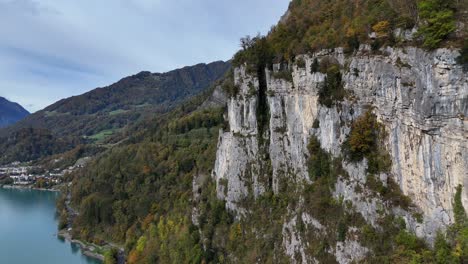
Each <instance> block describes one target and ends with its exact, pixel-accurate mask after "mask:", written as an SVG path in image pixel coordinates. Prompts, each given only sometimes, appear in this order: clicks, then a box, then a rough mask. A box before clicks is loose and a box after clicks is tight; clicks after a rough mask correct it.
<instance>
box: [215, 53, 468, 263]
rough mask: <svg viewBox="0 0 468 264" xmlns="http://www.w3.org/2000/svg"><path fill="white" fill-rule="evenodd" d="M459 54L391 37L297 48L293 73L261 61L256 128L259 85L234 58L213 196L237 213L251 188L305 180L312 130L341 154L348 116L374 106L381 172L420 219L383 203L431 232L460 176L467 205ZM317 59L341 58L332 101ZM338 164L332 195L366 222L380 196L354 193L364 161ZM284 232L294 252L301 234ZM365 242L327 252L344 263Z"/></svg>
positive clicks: (466, 112) (449, 218)
mask: <svg viewBox="0 0 468 264" xmlns="http://www.w3.org/2000/svg"><path fill="white" fill-rule="evenodd" d="M458 55H459V53H458V52H457V51H455V50H449V49H438V50H435V51H432V52H427V51H424V50H422V49H419V48H413V47H406V48H390V47H388V48H385V49H381V50H380V51H379V52H378V54H376V53H373V52H372V51H371V50H370V47H368V46H365V45H362V46H361V47H360V49H359V51H358V52H356V53H355V54H354V55H349V56H348V55H345V54H344V53H343V50H342V49H335V50H324V51H321V52H319V53H316V54H314V55H313V56H301V58H302V60H303V61H304V62H305V63H304V64H305V65H301V66H302V67H299V66H297V65H290V66H288V67H289V68H290V69H291V70H292V81H290V80H286V79H281V78H275V76H278V74H276V71H278V69H279V68H281V67H279V66H278V65H276V66H275V67H273V71H271V70H266V95H267V103H268V108H269V113H268V115H269V123H268V124H267V126H268V127H267V129H265V132H264V133H263V134H262V135H259V131H263V130H261V129H260V128H259V124H258V122H257V119H258V114H259V113H258V112H257V105H258V104H259V99H258V96H257V94H258V93H259V92H261V91H262V87H260V82H259V80H258V78H257V77H255V76H253V75H251V74H248V73H247V72H246V69H245V67H239V68H236V69H235V70H234V81H235V85H236V86H237V87H239V93H238V95H236V96H234V97H231V98H229V99H228V101H227V109H228V110H227V119H228V121H229V128H228V129H226V131H222V133H221V135H220V139H219V146H218V153H217V159H216V165H215V168H214V171H213V177H214V178H215V179H216V181H217V186H218V197H219V198H221V199H224V200H226V205H227V208H228V209H230V210H232V211H234V212H237V215H238V216H239V217H242V215H243V213H244V212H245V210H247V209H246V208H245V206H242V205H241V202H242V200H243V199H244V198H246V197H247V196H249V195H253V196H254V197H257V196H258V195H259V194H261V193H263V192H265V190H273V191H274V192H276V193H278V192H280V191H281V186H282V184H284V182H285V180H287V181H288V182H296V183H301V182H309V183H310V182H311V179H310V178H309V175H308V169H307V157H308V155H309V153H308V150H307V145H308V142H309V138H310V137H311V136H312V135H314V136H316V137H317V138H318V139H319V141H320V143H321V146H322V148H323V149H325V150H326V151H328V152H330V153H331V154H332V155H333V156H335V157H338V156H340V155H341V154H342V149H341V146H342V143H343V142H344V141H345V139H346V137H347V135H348V133H349V131H350V124H351V122H352V121H353V120H354V119H356V118H357V117H359V116H360V115H361V114H362V113H364V112H365V111H367V109H372V111H373V113H374V114H375V115H376V116H377V118H378V120H379V121H380V122H382V123H383V124H384V125H385V128H386V132H387V133H388V136H387V138H386V143H385V148H386V149H387V151H388V152H389V153H390V155H391V159H392V170H391V173H390V174H389V175H381V176H380V178H381V180H382V181H383V182H385V181H386V179H387V177H391V178H392V179H393V180H394V181H395V182H396V183H397V184H398V185H399V187H400V188H401V190H402V191H403V193H404V194H406V195H408V196H409V197H410V198H412V200H413V202H414V203H415V205H416V206H417V207H418V210H419V211H420V212H421V213H422V215H423V216H424V217H423V218H424V219H423V221H419V222H418V221H416V220H415V219H414V217H413V216H412V215H411V213H409V212H407V211H405V210H403V209H401V208H387V209H386V210H388V211H391V212H393V213H395V214H397V215H400V216H402V217H403V218H404V219H405V221H406V222H407V226H409V228H410V229H412V231H414V232H415V233H416V234H417V235H418V236H420V237H424V238H426V239H427V240H428V241H432V240H433V238H434V236H435V234H436V232H437V230H439V229H444V227H446V226H447V225H448V224H451V223H453V212H452V211H453V209H452V203H453V197H454V194H455V189H456V187H457V186H458V185H462V186H464V189H463V192H462V202H463V205H464V207H465V209H468V193H467V191H466V189H465V186H468V118H467V116H468V74H467V73H466V72H463V70H462V67H461V66H460V65H457V64H456V62H455V59H456V57H457V56H458ZM314 59H317V60H318V61H319V62H321V61H323V60H324V59H327V60H330V59H332V60H334V61H336V62H338V63H339V64H340V65H341V73H342V76H343V82H344V87H345V89H346V90H347V91H348V96H347V98H346V99H345V100H344V101H343V102H342V103H341V104H340V105H339V106H333V107H331V108H327V107H324V106H322V105H320V104H319V102H318V92H319V89H320V85H321V84H322V82H323V81H324V79H325V77H326V75H325V74H323V73H320V72H312V71H311V65H312V64H313V61H314ZM265 142H266V143H265ZM343 167H344V169H345V170H346V172H347V173H348V174H349V177H348V179H346V180H345V179H344V178H343V179H341V178H340V179H339V180H338V182H337V183H336V190H335V194H334V195H335V196H336V197H341V198H343V199H344V200H346V201H350V202H352V203H353V205H354V207H355V208H356V210H357V211H358V212H359V213H361V214H362V215H363V217H364V218H365V219H366V221H368V222H370V223H372V222H373V218H375V216H376V215H377V210H378V207H379V203H381V202H382V201H379V200H378V199H377V200H374V199H367V198H366V193H365V191H364V192H362V193H357V192H356V191H355V189H356V188H354V187H355V186H356V185H363V184H364V183H365V181H366V177H367V176H366V167H367V164H366V161H363V162H362V163H359V164H351V163H350V164H347V163H346V162H343ZM295 217H296V216H295ZM294 222H295V219H294V218H292V219H291V220H290V221H288V222H286V223H285V224H284V230H289V229H294ZM317 224H318V225H320V223H316V224H315V225H317ZM285 233H287V232H285ZM289 233H290V232H289ZM283 239H285V242H284V243H283V244H284V248H285V252H286V254H287V255H290V256H291V258H292V259H294V258H293V255H297V254H299V255H304V252H303V250H301V245H300V244H301V243H302V242H301V239H300V238H297V237H294V236H291V235H288V236H286V235H285V236H284V238H283ZM366 252H367V249H365V248H362V247H361V246H360V245H359V244H358V243H357V242H356V241H345V242H342V243H341V244H340V245H337V248H336V252H334V254H335V256H336V257H337V260H338V261H339V262H340V263H348V262H351V260H358V259H359V258H360V256H362V255H364V254H365V253H366ZM310 260H311V258H310V256H304V257H303V258H302V262H304V261H305V262H308V261H310ZM294 262H300V261H297V260H294Z"/></svg>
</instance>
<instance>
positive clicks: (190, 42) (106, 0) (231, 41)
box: [0, 0, 289, 111]
mask: <svg viewBox="0 0 468 264" xmlns="http://www.w3.org/2000/svg"><path fill="white" fill-rule="evenodd" d="M288 3H289V0H278V1H275V4H272V3H271V0H255V1H252V0H238V1H228V0H100V1H95V0H80V1H60V0H40V1H39V0H0V24H1V25H2V26H1V27H0V36H1V38H2V41H1V42H0V96H2V95H3V96H7V97H9V98H11V99H12V100H16V101H18V102H19V103H21V104H23V105H26V106H28V105H33V106H32V107H31V106H28V110H32V111H36V110H39V109H41V108H43V107H45V106H46V105H48V104H51V103H53V102H54V101H57V100H59V99H61V98H63V97H68V96H71V95H76V94H80V93H83V92H85V91H88V90H90V89H93V88H95V87H99V86H105V85H108V84H111V83H112V82H115V81H117V80H118V79H120V78H122V77H124V76H127V75H130V74H134V73H136V72H139V71H141V70H149V71H153V72H163V71H168V70H171V69H174V68H178V67H183V66H186V65H193V64H196V63H199V62H210V61H214V60H219V59H222V60H227V59H230V58H231V57H232V55H233V54H234V53H235V51H236V50H237V49H238V47H239V46H238V39H239V38H240V37H242V36H244V35H246V34H256V33H257V32H263V33H266V32H267V31H268V30H269V28H270V27H271V25H273V24H275V23H276V22H277V20H278V19H279V17H280V16H281V15H282V14H283V13H284V12H285V10H286V8H287V5H288Z"/></svg>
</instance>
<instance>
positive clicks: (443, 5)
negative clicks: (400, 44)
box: [418, 0, 456, 49]
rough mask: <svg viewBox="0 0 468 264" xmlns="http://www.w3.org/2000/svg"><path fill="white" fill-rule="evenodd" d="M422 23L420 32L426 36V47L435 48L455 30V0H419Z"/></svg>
mask: <svg viewBox="0 0 468 264" xmlns="http://www.w3.org/2000/svg"><path fill="white" fill-rule="evenodd" d="M418 10H419V17H420V18H421V19H422V21H423V22H422V25H421V26H420V28H419V31H418V33H419V34H420V35H421V36H423V37H424V43H423V45H424V47H426V48H429V49H434V48H437V47H438V46H439V44H440V43H441V42H442V41H443V40H445V39H446V38H447V37H448V35H449V34H450V33H452V32H454V31H455V29H456V25H455V1H454V0H423V1H419V2H418Z"/></svg>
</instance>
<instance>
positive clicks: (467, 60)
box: [457, 40, 468, 71]
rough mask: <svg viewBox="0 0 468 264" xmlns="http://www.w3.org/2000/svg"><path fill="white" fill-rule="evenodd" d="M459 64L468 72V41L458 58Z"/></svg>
mask: <svg viewBox="0 0 468 264" xmlns="http://www.w3.org/2000/svg"><path fill="white" fill-rule="evenodd" d="M457 63H458V64H460V65H462V66H463V70H464V71H468V40H465V42H464V43H463V47H462V49H461V50H460V56H458V58H457Z"/></svg>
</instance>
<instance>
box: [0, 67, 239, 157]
mask: <svg viewBox="0 0 468 264" xmlns="http://www.w3.org/2000/svg"><path fill="white" fill-rule="evenodd" d="M230 67H231V64H230V62H223V61H217V62H213V63H209V64H197V65H194V66H188V67H184V68H181V69H176V70H173V71H169V72H166V73H150V72H146V71H144V72H140V73H138V74H135V75H132V76H129V77H126V78H123V79H121V80H120V81H118V82H116V83H114V84H112V85H109V86H107V87H103V88H97V89H94V90H92V91H90V92H87V93H84V94H82V95H79V96H73V97H70V98H66V99H62V100H60V101H58V102H56V103H54V104H52V105H50V106H48V107H46V108H45V109H43V110H41V111H38V112H36V113H34V114H32V115H30V116H28V117H26V118H25V119H23V120H21V121H20V122H18V123H16V124H14V125H12V126H10V127H7V128H4V129H0V148H2V149H4V151H3V156H0V163H5V162H11V161H14V160H16V159H15V158H16V157H18V158H20V160H21V161H26V160H29V159H33V158H34V159H36V158H40V157H42V156H44V155H42V153H45V154H47V155H50V154H56V153H61V152H62V151H64V150H65V151H66V150H67V149H71V148H73V147H75V146H77V145H78V144H88V143H94V142H103V141H104V140H105V139H106V138H107V137H108V136H110V135H112V134H114V133H117V132H118V131H120V130H121V129H123V128H124V127H126V126H127V125H129V124H132V123H134V122H136V121H137V120H141V119H143V118H145V117H147V116H153V115H157V114H161V113H165V112H167V111H169V110H171V109H173V108H174V107H175V106H176V105H178V104H179V103H181V102H183V101H184V100H186V99H188V98H190V97H192V96H195V95H198V94H200V93H202V92H203V91H205V90H207V89H208V88H209V87H211V86H212V85H213V84H214V82H215V81H216V80H218V79H220V78H221V77H223V76H224V75H225V73H226V72H227V71H228V69H229V68H230ZM39 132H40V133H39ZM36 133H38V134H39V135H31V134H36ZM40 135H44V141H45V142H50V144H40V145H41V146H43V147H46V148H47V146H49V145H50V146H52V147H51V148H53V150H50V151H49V150H44V149H41V150H40V153H36V152H37V151H31V153H28V155H24V153H23V154H21V155H19V153H20V152H24V151H23V150H21V151H20V150H19V149H18V147H17V146H37V145H38V144H37V142H40V141H41V139H40V138H41V137H40ZM45 135H47V136H45ZM51 138H53V140H51ZM31 139H34V142H24V140H27V141H29V140H31ZM53 142H60V146H59V147H57V146H54V144H53ZM64 146H65V147H64ZM32 149H33V150H39V148H37V147H34V148H32ZM55 150H57V151H55Z"/></svg>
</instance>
